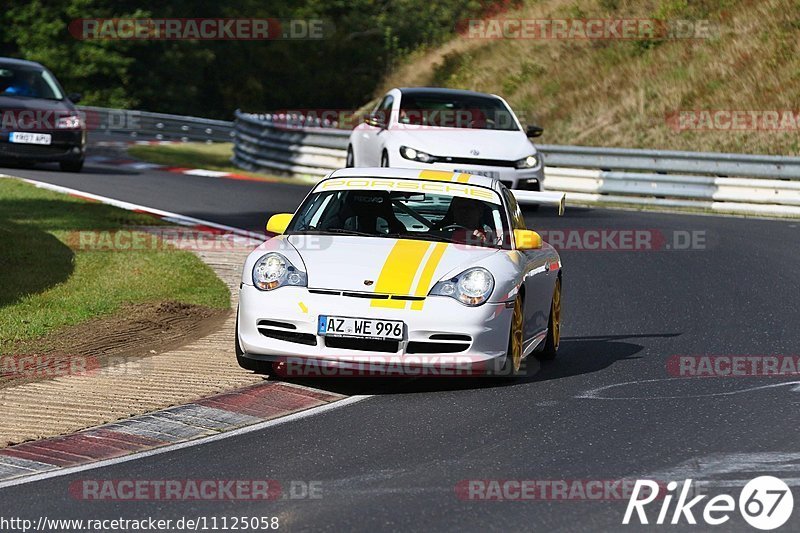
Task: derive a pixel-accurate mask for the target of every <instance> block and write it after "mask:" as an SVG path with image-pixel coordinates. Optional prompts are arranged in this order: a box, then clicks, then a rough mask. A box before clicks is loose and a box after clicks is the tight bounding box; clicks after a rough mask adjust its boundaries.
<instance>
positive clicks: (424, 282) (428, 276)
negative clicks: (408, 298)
mask: <svg viewBox="0 0 800 533" xmlns="http://www.w3.org/2000/svg"><path fill="white" fill-rule="evenodd" d="M445 250H447V243H446V242H440V243H437V244H436V246H434V248H433V251H432V252H431V255H430V257H428V262H427V263H425V268H424V269H422V274H420V276H419V281H418V282H417V290H416V291H415V292H414V296H427V295H428V288H429V287H430V285H431V280H432V279H433V273H434V272H436V267H438V266H439V262H440V261H441V260H442V256H443V255H444V251H445ZM424 303H425V300H416V301H414V302H411V309H412V310H414V311H421V310H422V305H423V304H424Z"/></svg>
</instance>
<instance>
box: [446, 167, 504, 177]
mask: <svg viewBox="0 0 800 533" xmlns="http://www.w3.org/2000/svg"><path fill="white" fill-rule="evenodd" d="M453 172H463V173H466V174H475V175H478V176H486V177H487V178H494V179H497V178H499V177H500V173H499V172H497V171H496V170H463V169H460V168H457V169H455V170H454V171H453Z"/></svg>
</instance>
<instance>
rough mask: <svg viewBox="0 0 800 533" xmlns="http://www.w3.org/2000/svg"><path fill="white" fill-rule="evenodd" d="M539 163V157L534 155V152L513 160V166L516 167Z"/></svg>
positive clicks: (530, 166)
mask: <svg viewBox="0 0 800 533" xmlns="http://www.w3.org/2000/svg"><path fill="white" fill-rule="evenodd" d="M538 163H539V159H538V158H537V157H536V155H535V154H531V155H529V156H528V157H523V158H522V159H520V160H518V161H515V162H514V166H515V167H517V168H533V167H535V166H536V165H537V164H538Z"/></svg>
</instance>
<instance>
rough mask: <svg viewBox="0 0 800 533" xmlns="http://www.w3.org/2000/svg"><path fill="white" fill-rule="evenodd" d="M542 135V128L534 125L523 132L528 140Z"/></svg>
mask: <svg viewBox="0 0 800 533" xmlns="http://www.w3.org/2000/svg"><path fill="white" fill-rule="evenodd" d="M542 133H544V128H542V127H541V126H536V125H534V126H528V128H527V129H526V130H525V135H527V136H528V138H529V139H532V138H534V137H541V136H542Z"/></svg>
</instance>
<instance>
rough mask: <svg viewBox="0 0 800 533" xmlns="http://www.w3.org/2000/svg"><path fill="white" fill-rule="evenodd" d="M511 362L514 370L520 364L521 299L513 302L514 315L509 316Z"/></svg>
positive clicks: (517, 368) (516, 369)
mask: <svg viewBox="0 0 800 533" xmlns="http://www.w3.org/2000/svg"><path fill="white" fill-rule="evenodd" d="M510 351H511V353H510V354H509V355H510V356H511V364H512V365H513V367H514V372H516V371H518V370H519V369H520V366H522V300H521V299H520V298H517V299H516V301H515V302H514V316H513V317H512V318H511V350H510Z"/></svg>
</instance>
